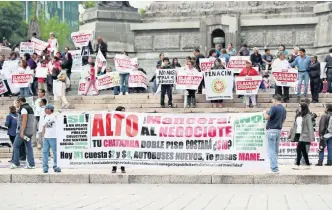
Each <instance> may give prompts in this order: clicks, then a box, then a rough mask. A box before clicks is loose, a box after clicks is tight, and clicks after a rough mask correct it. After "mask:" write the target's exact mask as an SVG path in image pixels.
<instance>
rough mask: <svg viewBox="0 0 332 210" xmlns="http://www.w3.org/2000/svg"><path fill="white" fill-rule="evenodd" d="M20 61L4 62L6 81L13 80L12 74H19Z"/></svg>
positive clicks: (3, 69) (3, 68)
mask: <svg viewBox="0 0 332 210" xmlns="http://www.w3.org/2000/svg"><path fill="white" fill-rule="evenodd" d="M18 62H19V61H18V60H14V61H4V62H3V66H2V70H1V72H2V74H3V75H4V76H5V78H6V79H9V78H12V73H17V71H18Z"/></svg>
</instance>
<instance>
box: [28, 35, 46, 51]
mask: <svg viewBox="0 0 332 210" xmlns="http://www.w3.org/2000/svg"><path fill="white" fill-rule="evenodd" d="M31 42H33V43H34V45H35V53H37V54H38V55H41V52H42V51H44V50H45V49H46V48H47V47H48V43H47V42H44V41H42V40H39V39H37V38H34V37H32V38H31Z"/></svg>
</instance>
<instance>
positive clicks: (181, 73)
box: [176, 70, 203, 90]
mask: <svg viewBox="0 0 332 210" xmlns="http://www.w3.org/2000/svg"><path fill="white" fill-rule="evenodd" d="M176 78H177V79H176V89H178V90H197V89H198V86H199V84H200V83H201V81H202V79H203V73H202V72H198V71H197V70H195V71H190V70H178V71H177V76H176Z"/></svg>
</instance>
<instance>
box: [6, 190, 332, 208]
mask: <svg viewBox="0 0 332 210" xmlns="http://www.w3.org/2000/svg"><path fill="white" fill-rule="evenodd" d="M0 189H1V190H0V199H1V202H0V209H4V210H12V209H25V210H32V209H41V210H43V209H45V210H52V209H61V210H72V209H82V210H83V209H87V210H95V209H105V210H115V209H117V210H134V209H135V210H315V209H317V210H331V209H332V197H331V194H332V186H323V185H197V184H193V185H157V184H153V185H149V184H144V185H136V184H135V185H118V184H116V185H100V184H80V185H78V184H0Z"/></svg>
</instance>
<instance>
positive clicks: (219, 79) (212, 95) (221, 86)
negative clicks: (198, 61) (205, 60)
mask: <svg viewBox="0 0 332 210" xmlns="http://www.w3.org/2000/svg"><path fill="white" fill-rule="evenodd" d="M204 81H205V94H206V95H205V96H206V100H222V99H233V84H234V77H233V71H231V70H228V69H218V70H211V71H207V72H204Z"/></svg>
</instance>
